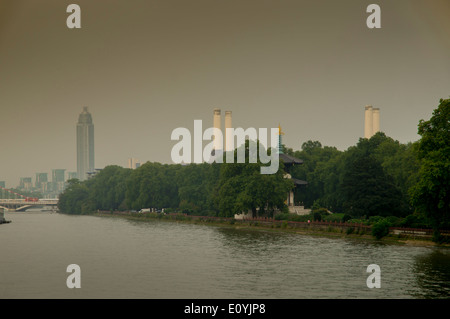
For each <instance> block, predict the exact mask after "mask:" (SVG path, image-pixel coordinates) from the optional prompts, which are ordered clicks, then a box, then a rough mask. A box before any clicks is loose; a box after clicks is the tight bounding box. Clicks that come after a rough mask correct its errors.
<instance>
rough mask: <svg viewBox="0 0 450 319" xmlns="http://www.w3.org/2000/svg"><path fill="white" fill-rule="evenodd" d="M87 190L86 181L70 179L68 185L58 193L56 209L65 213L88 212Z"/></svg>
mask: <svg viewBox="0 0 450 319" xmlns="http://www.w3.org/2000/svg"><path fill="white" fill-rule="evenodd" d="M88 198H89V190H88V187H87V186H86V183H84V182H83V183H82V182H80V181H79V180H78V179H70V180H69V181H68V187H67V188H66V190H65V191H64V192H63V193H61V194H60V195H59V200H58V209H59V211H60V212H62V213H66V214H83V213H88V208H87V204H88Z"/></svg>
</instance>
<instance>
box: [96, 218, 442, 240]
mask: <svg viewBox="0 0 450 319" xmlns="http://www.w3.org/2000/svg"><path fill="white" fill-rule="evenodd" d="M95 215H98V216H123V217H126V218H132V219H136V220H150V219H159V220H167V221H178V222H189V223H196V224H208V225H218V226H226V227H234V228H237V229H261V230H273V231H283V232H291V233H298V234H310V235H318V236H327V237H343V238H360V239H366V240H375V239H374V237H373V236H372V227H371V226H369V225H364V224H361V223H342V222H323V221H309V222H295V221H287V220H275V219H273V218H246V219H235V218H227V217H214V216H193V215H186V214H181V213H172V214H161V213H135V212H128V211H112V212H111V211H98V212H97V213H96V214H95ZM431 237H432V230H430V229H415V228H401V227H391V228H390V230H389V235H388V236H387V237H385V238H383V241H390V242H396V243H403V244H417V245H420V246H423V245H426V246H429V245H434V243H433V242H432V241H431Z"/></svg>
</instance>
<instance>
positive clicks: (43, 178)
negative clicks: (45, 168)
mask: <svg viewBox="0 0 450 319" xmlns="http://www.w3.org/2000/svg"><path fill="white" fill-rule="evenodd" d="M48 184H49V183H48V174H47V173H36V181H35V183H34V186H35V187H36V190H38V191H39V192H41V193H42V194H44V193H46V192H47V191H48Z"/></svg>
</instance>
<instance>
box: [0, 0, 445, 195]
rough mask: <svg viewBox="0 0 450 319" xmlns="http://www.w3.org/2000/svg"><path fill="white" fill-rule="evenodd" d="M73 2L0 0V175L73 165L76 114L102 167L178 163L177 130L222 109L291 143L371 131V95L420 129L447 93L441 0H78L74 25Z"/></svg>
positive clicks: (398, 122)
mask: <svg viewBox="0 0 450 319" xmlns="http://www.w3.org/2000/svg"><path fill="white" fill-rule="evenodd" d="M68 3H69V2H64V1H62V2H58V3H56V4H55V2H54V1H48V0H43V1H39V3H36V2H32V1H9V0H5V1H2V2H0V47H1V48H2V50H0V68H1V69H2V76H1V77H0V111H1V116H0V134H1V135H2V137H3V138H2V139H1V141H0V149H1V151H0V161H1V164H2V165H0V181H3V180H5V181H6V185H7V186H8V187H14V186H16V184H18V183H19V180H20V178H22V177H29V176H31V177H34V176H35V174H36V173H39V172H51V171H52V169H54V168H64V169H66V170H67V171H76V170H77V163H76V161H77V160H76V158H77V156H76V147H75V145H76V133H75V132H74V125H75V124H76V118H77V117H78V115H79V113H80V109H81V108H82V107H83V106H88V107H89V110H90V112H91V113H92V114H93V116H94V117H95V128H96V136H95V145H96V146H95V154H96V159H95V161H96V165H95V168H103V167H105V166H107V165H119V166H122V167H126V166H127V160H128V158H130V157H133V158H139V159H140V160H141V162H142V163H145V162H146V161H153V162H161V163H171V159H170V150H171V148H172V146H173V145H174V143H173V141H171V140H170V133H171V132H172V130H173V129H175V128H177V127H187V128H191V126H192V123H193V120H195V119H200V120H203V121H204V123H205V124H206V123H209V124H210V126H211V127H212V125H213V123H212V118H211V111H212V110H213V109H214V108H220V109H222V110H232V111H233V126H234V127H243V128H247V127H278V124H281V126H282V127H283V131H284V132H285V135H284V136H283V142H284V143H285V144H286V146H288V147H290V148H293V149H294V150H299V149H301V144H302V143H303V142H306V141H308V140H317V141H320V142H321V143H322V145H327V146H335V147H337V148H338V149H340V150H345V149H347V148H348V147H349V146H352V145H355V144H356V143H357V142H358V139H359V138H361V137H364V106H365V105H372V106H373V107H374V108H380V109H381V110H382V114H381V127H380V130H381V131H382V132H385V133H386V135H388V136H390V137H392V138H394V139H396V140H398V141H400V142H401V143H407V142H413V141H416V140H418V139H419V136H418V135H417V125H418V123H419V120H421V119H429V118H430V117H431V115H432V111H433V109H434V108H435V107H437V105H438V104H439V99H440V98H448V96H449V94H450V92H449V87H450V60H449V59H448V52H449V51H450V39H449V37H448V34H450V22H449V20H448V19H447V17H446V12H449V10H450V3H449V2H448V1H445V0H432V1H427V2H424V1H418V0H408V1H406V0H399V1H395V3H393V2H392V1H384V0H380V1H377V3H378V4H379V5H380V6H381V9H382V28H381V29H379V30H370V29H368V28H367V27H366V25H365V20H366V18H367V15H368V14H367V13H366V11H365V9H366V7H367V5H368V3H362V2H361V1H359V0H343V1H325V0H324V1H318V2H314V3H311V2H310V1H301V0H298V1H287V0H286V1H280V2H277V3H274V2H268V1H253V0H248V1H234V0H231V1H227V2H226V3H225V2H224V3H219V2H211V1H202V0H195V1H175V0H172V1H165V2H164V3H160V2H156V1H138V0H135V1H129V2H125V1H118V0H112V1H109V2H108V5H107V6H105V5H104V4H102V3H98V2H92V1H86V0H80V1H77V3H78V4H79V5H80V7H81V9H82V28H81V29H79V30H69V29H68V28H67V27H66V25H65V19H66V17H67V13H66V7H67V5H68Z"/></svg>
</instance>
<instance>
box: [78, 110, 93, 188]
mask: <svg viewBox="0 0 450 319" xmlns="http://www.w3.org/2000/svg"><path fill="white" fill-rule="evenodd" d="M94 168H95V167H94V124H93V123H92V116H91V113H89V112H88V108H87V107H83V112H81V114H80V116H79V117H78V123H77V174H78V179H79V180H81V181H84V180H86V179H87V173H88V172H93V171H94Z"/></svg>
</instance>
